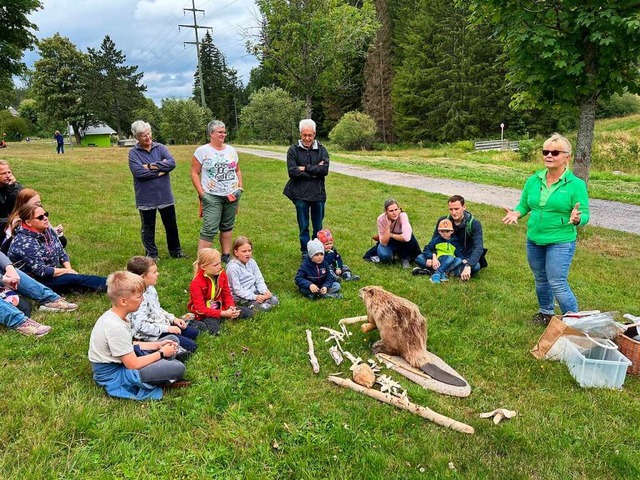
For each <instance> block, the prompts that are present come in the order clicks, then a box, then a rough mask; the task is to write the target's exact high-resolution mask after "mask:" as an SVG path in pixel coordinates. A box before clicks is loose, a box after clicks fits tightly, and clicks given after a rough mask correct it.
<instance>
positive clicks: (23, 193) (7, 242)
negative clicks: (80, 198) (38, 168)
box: [0, 188, 67, 254]
mask: <svg viewBox="0 0 640 480" xmlns="http://www.w3.org/2000/svg"><path fill="white" fill-rule="evenodd" d="M27 203H30V204H33V205H38V206H39V207H41V206H42V200H41V199H40V194H39V193H38V192H36V191H35V190H34V189H33V188H23V189H22V190H20V193H18V196H17V197H16V203H15V204H14V205H13V210H12V211H11V214H10V215H9V218H8V219H7V228H6V230H5V232H4V234H5V237H4V240H3V241H2V246H0V251H2V253H5V254H6V253H7V252H8V251H9V247H10V246H11V242H12V241H13V232H14V231H15V229H16V227H17V226H18V225H20V217H19V216H18V210H20V207H22V206H23V205H26V204H27ZM53 229H54V230H55V232H56V233H57V234H58V238H59V239H60V243H61V244H62V247H63V248H66V246H67V237H65V236H64V233H63V229H62V225H58V226H57V227H53Z"/></svg>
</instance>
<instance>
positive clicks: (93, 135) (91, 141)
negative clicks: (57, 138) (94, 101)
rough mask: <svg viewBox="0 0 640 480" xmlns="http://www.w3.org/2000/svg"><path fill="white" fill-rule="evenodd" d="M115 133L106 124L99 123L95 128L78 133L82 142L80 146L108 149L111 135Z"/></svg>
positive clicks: (88, 128)
mask: <svg viewBox="0 0 640 480" xmlns="http://www.w3.org/2000/svg"><path fill="white" fill-rule="evenodd" d="M116 133H117V132H116V131H115V130H114V129H113V128H111V127H110V126H109V125H107V124H106V123H100V124H98V125H96V126H90V127H87V128H86V129H84V131H82V132H81V133H80V138H82V141H81V142H80V144H81V145H82V146H84V147H110V146H111V135H115V134H116Z"/></svg>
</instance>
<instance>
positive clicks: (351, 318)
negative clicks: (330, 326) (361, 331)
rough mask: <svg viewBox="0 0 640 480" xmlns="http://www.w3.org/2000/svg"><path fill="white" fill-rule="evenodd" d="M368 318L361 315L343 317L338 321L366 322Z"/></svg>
mask: <svg viewBox="0 0 640 480" xmlns="http://www.w3.org/2000/svg"><path fill="white" fill-rule="evenodd" d="M366 319H367V316H366V315H361V316H359V317H349V318H343V319H342V320H339V321H338V323H339V324H340V325H349V324H350V323H360V322H364V321H365V320H366Z"/></svg>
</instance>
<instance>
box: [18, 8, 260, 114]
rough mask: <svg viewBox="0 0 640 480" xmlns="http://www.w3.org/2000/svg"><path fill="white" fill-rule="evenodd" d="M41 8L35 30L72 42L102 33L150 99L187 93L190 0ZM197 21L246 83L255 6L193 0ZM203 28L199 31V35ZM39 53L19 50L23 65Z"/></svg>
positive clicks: (88, 42)
mask: <svg viewBox="0 0 640 480" xmlns="http://www.w3.org/2000/svg"><path fill="white" fill-rule="evenodd" d="M42 4H43V8H42V9H41V10H39V11H37V12H35V13H34V14H33V15H31V16H30V19H31V21H32V22H33V23H35V24H36V25H37V26H38V31H37V32H36V36H37V37H38V38H39V39H41V38H47V37H51V36H52V35H54V34H55V33H56V32H59V33H60V35H62V36H64V37H68V38H69V39H70V40H71V41H72V42H73V43H74V44H75V45H76V47H77V48H78V49H79V50H81V51H83V52H85V53H86V52H87V48H89V47H91V48H96V49H98V48H100V44H101V43H102V40H103V39H104V37H105V35H109V36H110V37H111V39H112V40H113V41H114V42H115V44H116V48H118V50H121V51H122V53H123V54H124V55H126V57H127V64H128V65H137V66H138V72H144V77H143V79H142V83H144V84H145V85H146V86H147V92H146V95H147V96H148V97H150V98H152V99H153V100H154V101H155V102H156V103H158V104H159V103H160V100H162V99H163V98H167V97H178V98H184V97H191V95H192V90H193V74H194V73H195V69H196V67H197V57H196V47H195V45H184V43H183V42H194V41H195V35H194V29H193V28H180V29H179V28H178V25H180V24H182V25H193V13H192V12H189V11H187V12H185V11H183V8H192V5H191V0H110V1H105V0H42ZM195 8H196V9H200V10H204V16H203V14H202V12H196V19H197V22H198V25H201V26H207V27H212V28H213V30H212V32H213V41H214V43H215V44H216V46H217V47H218V48H219V49H220V50H221V51H222V53H223V54H224V55H225V57H226V59H227V63H228V65H229V66H231V67H232V68H235V69H236V70H237V71H238V73H239V75H240V78H241V79H242V80H243V82H244V83H245V84H246V83H247V82H248V80H249V72H250V71H251V68H252V67H254V66H256V65H257V61H256V59H255V57H253V56H252V55H249V54H248V53H246V49H245V41H246V38H247V37H246V35H247V34H255V33H256V25H257V21H256V18H257V16H258V9H257V7H256V6H255V4H254V1H253V0H195ZM204 33H205V30H200V31H199V36H200V39H202V37H203V36H204ZM38 58H39V55H38V53H37V49H35V50H33V51H27V52H25V57H24V60H25V62H26V64H27V66H28V67H29V68H32V66H33V62H34V61H36V60H37V59H38Z"/></svg>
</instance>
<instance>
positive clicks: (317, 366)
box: [306, 329, 320, 373]
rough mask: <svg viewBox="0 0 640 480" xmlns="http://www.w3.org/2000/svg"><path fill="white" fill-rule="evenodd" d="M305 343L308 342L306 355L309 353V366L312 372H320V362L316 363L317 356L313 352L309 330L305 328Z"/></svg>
mask: <svg viewBox="0 0 640 480" xmlns="http://www.w3.org/2000/svg"><path fill="white" fill-rule="evenodd" d="M306 332H307V343H308V344H309V351H308V352H307V355H309V361H310V362H311V366H312V367H313V373H318V372H320V364H319V363H318V358H317V357H316V354H315V352H314V351H313V340H312V339H311V330H309V329H307V330H306Z"/></svg>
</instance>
